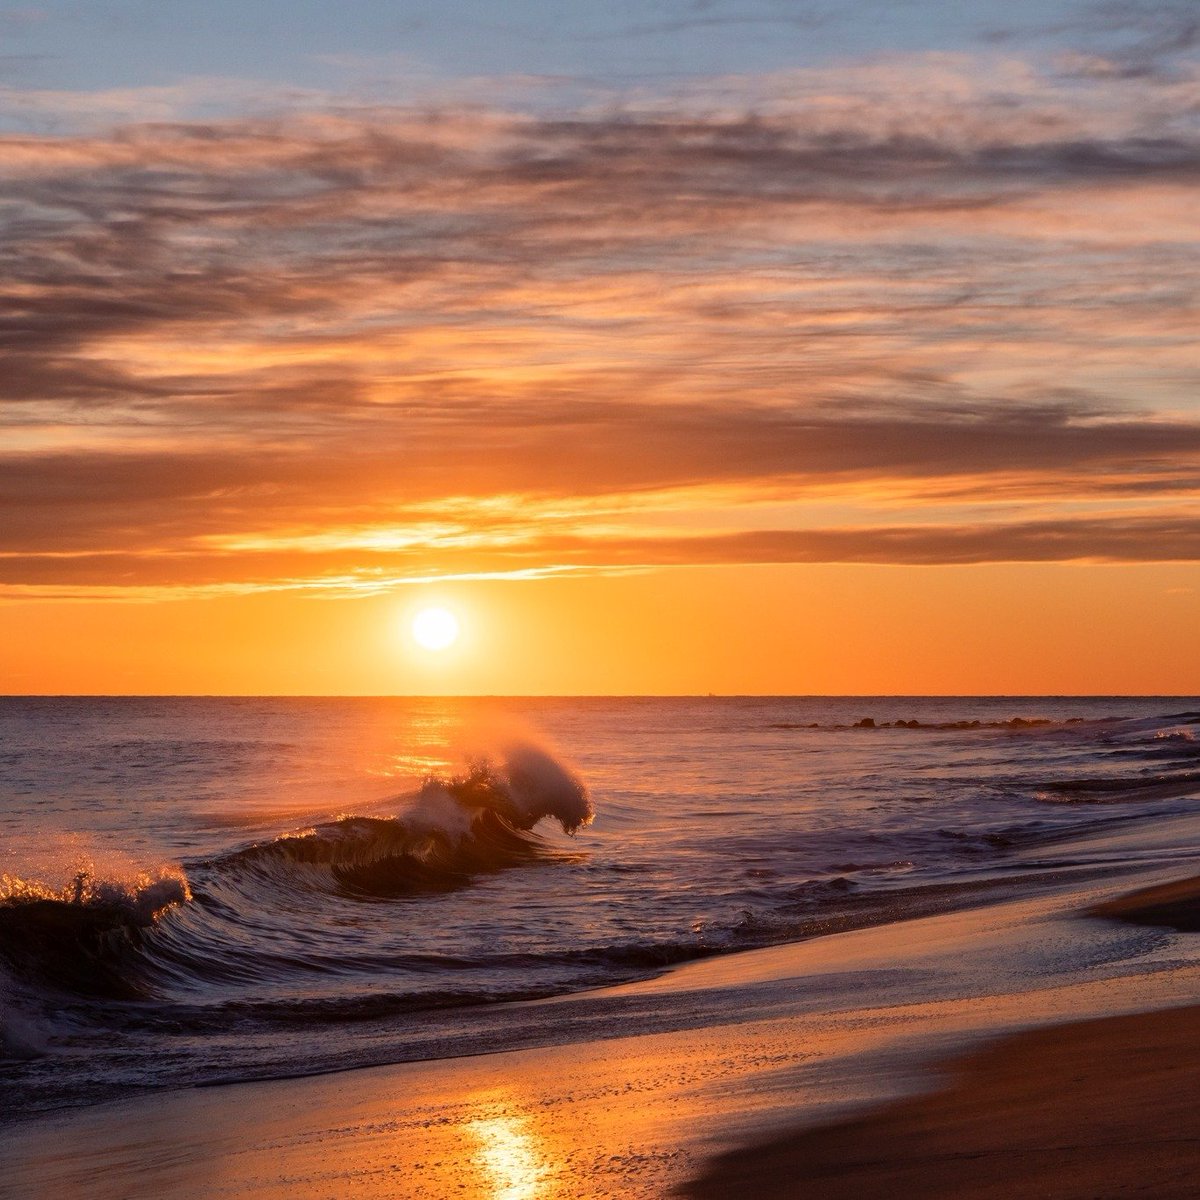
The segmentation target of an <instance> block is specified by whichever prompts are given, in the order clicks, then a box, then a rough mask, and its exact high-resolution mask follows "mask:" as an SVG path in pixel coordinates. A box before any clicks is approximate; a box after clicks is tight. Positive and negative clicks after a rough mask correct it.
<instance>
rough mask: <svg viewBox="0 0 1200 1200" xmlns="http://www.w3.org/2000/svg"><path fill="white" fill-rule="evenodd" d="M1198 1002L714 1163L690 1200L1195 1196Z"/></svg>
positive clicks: (1036, 1040) (1022, 1052) (971, 1070)
mask: <svg viewBox="0 0 1200 1200" xmlns="http://www.w3.org/2000/svg"><path fill="white" fill-rule="evenodd" d="M1198 1045H1200V1007H1196V1006H1194V1007H1190V1008H1184V1009H1169V1010H1167V1011H1165V1012H1155V1013H1142V1014H1137V1015H1134V1016H1123V1017H1115V1018H1109V1019H1105V1020H1098V1021H1088V1022H1082V1023H1079V1024H1073V1025H1065V1026H1057V1027H1053V1028H1050V1029H1043V1030H1037V1031H1035V1032H1033V1033H1026V1034H1021V1035H1018V1036H1016V1037H1012V1038H1008V1039H1005V1040H1003V1041H1001V1042H1000V1043H999V1044H997V1045H995V1046H993V1047H991V1048H989V1049H988V1050H986V1051H984V1052H982V1053H980V1054H977V1055H973V1056H971V1057H969V1058H967V1059H966V1060H965V1061H963V1062H962V1063H960V1064H959V1065H958V1066H957V1068H956V1070H955V1076H956V1078H955V1082H954V1083H953V1084H952V1085H951V1086H950V1087H948V1088H947V1089H945V1090H944V1091H941V1092H938V1093H936V1094H935V1095H933V1096H923V1097H918V1098H915V1099H911V1100H905V1101H901V1102H899V1103H896V1104H893V1105H890V1106H888V1107H887V1108H885V1109H883V1110H882V1111H880V1112H877V1113H874V1114H872V1115H871V1116H868V1117H865V1118H862V1119H859V1120H854V1121H848V1122H845V1123H842V1124H838V1125H835V1126H832V1127H828V1128H820V1129H812V1130H808V1131H805V1132H803V1133H798V1134H795V1135H792V1136H787V1137H782V1138H777V1139H775V1140H773V1141H771V1142H769V1143H767V1144H765V1145H761V1146H756V1147H751V1148H746V1149H741V1150H737V1151H734V1152H733V1153H730V1154H727V1155H724V1156H722V1157H721V1158H719V1159H718V1160H717V1161H716V1162H715V1163H713V1164H712V1165H711V1166H710V1167H709V1168H708V1169H707V1170H706V1171H705V1172H704V1174H703V1175H702V1177H701V1178H700V1179H698V1180H696V1181H694V1182H692V1183H690V1184H688V1185H687V1186H686V1187H685V1188H684V1189H683V1191H682V1194H683V1195H685V1196H688V1197H691V1198H692V1200H742V1198H746V1200H750V1198H751V1197H753V1198H754V1200H775V1198H778V1200H783V1198H784V1197H788V1198H789V1200H790V1198H793V1197H797V1196H803V1197H805V1198H806V1200H860V1198H861V1197H863V1196H872V1195H875V1196H886V1197H889V1198H890V1200H918V1198H920V1200H1013V1198H1014V1197H1054V1198H1055V1200H1107V1198H1108V1197H1113V1198H1116V1197H1124V1196H1129V1197H1134V1196H1136V1197H1152V1198H1155V1200H1194V1198H1195V1197H1196V1196H1200V1054H1197V1046H1198Z"/></svg>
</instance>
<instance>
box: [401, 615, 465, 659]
mask: <svg viewBox="0 0 1200 1200" xmlns="http://www.w3.org/2000/svg"><path fill="white" fill-rule="evenodd" d="M412 635H413V639H414V640H415V641H416V643H417V645H418V646H420V647H422V648H423V649H425V650H446V649H448V648H449V647H450V646H453V645H454V643H455V642H456V641H458V618H457V617H456V616H455V615H454V614H453V613H452V612H451V611H450V610H449V609H448V608H440V607H437V608H423V609H421V611H420V612H419V613H417V615H416V616H415V617H413V622H412Z"/></svg>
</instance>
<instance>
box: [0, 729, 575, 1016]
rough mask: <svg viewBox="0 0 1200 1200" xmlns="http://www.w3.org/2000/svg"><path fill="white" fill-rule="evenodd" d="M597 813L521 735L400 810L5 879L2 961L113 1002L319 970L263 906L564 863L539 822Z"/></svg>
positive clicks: (397, 894)
mask: <svg viewBox="0 0 1200 1200" xmlns="http://www.w3.org/2000/svg"><path fill="white" fill-rule="evenodd" d="M593 815H594V814H593V808H592V802H591V798H590V797H589V795H588V792H587V789H586V787H584V785H583V783H582V782H581V781H580V780H579V779H578V778H577V777H576V776H575V775H573V774H572V773H571V772H570V771H569V770H568V769H567V768H566V767H564V766H563V765H562V764H561V763H559V762H558V761H557V760H555V759H554V758H552V757H551V756H550V755H549V754H547V753H545V752H544V751H542V750H539V749H537V748H536V747H534V746H529V745H521V746H517V747H515V748H513V749H512V750H510V751H509V752H508V754H507V755H506V756H505V758H504V759H503V761H502V762H501V763H500V764H498V765H497V764H494V763H493V762H491V761H490V760H487V759H479V760H476V761H473V762H472V763H471V764H470V767H469V770H467V771H466V772H465V773H464V774H462V775H460V776H456V777H453V778H450V779H434V778H431V779H428V780H426V782H425V783H424V785H423V786H422V787H421V789H420V791H419V792H418V793H417V794H416V796H415V797H410V799H409V800H408V802H407V803H406V805H405V806H404V808H403V810H402V811H401V812H400V813H398V814H397V815H396V816H392V817H362V816H347V817H342V818H340V819H338V820H336V821H331V822H328V823H325V824H322V825H317V826H315V827H313V828H311V829H307V830H304V831H302V832H298V833H287V834H283V835H280V836H279V837H277V838H274V839H272V840H270V841H262V842H255V843H252V844H250V845H248V846H244V847H242V848H240V849H236V850H232V851H230V852H228V853H225V854H222V855H218V856H216V857H212V858H208V859H197V860H193V861H190V862H187V863H185V864H184V865H183V867H182V868H177V867H170V868H163V869H161V870H160V871H159V872H158V873H157V874H155V875H153V876H151V875H141V876H139V877H137V878H136V879H134V880H132V881H120V880H104V879H96V878H93V877H92V876H91V875H90V874H89V873H87V872H80V873H79V874H77V875H76V877H75V878H74V879H73V880H72V881H71V882H70V883H68V884H67V885H65V886H64V887H61V888H57V889H55V888H52V887H50V886H48V885H46V884H44V883H41V882H37V881H29V880H23V879H18V878H14V877H11V876H7V875H5V876H3V877H2V880H0V960H2V961H3V962H4V963H5V964H6V965H7V967H8V968H9V970H10V971H11V972H12V973H13V974H14V975H15V976H16V978H18V979H20V980H24V981H27V982H32V983H34V984H37V985H42V986H49V987H52V988H56V989H61V990H65V991H67V992H71V993H75V994H79V995H88V996H99V997H106V998H111V999H138V998H146V997H148V996H153V995H154V994H155V993H156V992H158V991H159V990H160V989H161V985H163V984H166V983H172V982H173V983H178V982H180V981H181V980H182V981H184V982H187V978H188V977H191V978H192V979H194V980H196V981H198V982H199V981H211V980H214V979H220V978H222V977H224V978H237V977H242V978H246V977H250V976H252V975H253V974H255V973H256V972H258V973H270V972H271V971H273V970H277V969H287V968H290V969H292V970H298V971H304V970H320V969H322V968H321V966H320V965H319V964H315V963H314V962H313V961H312V960H308V961H306V960H305V958H304V956H303V955H302V954H297V953H296V951H295V950H294V949H293V948H291V947H290V946H288V947H282V948H281V947H279V946H272V944H271V938H270V935H269V932H266V933H264V929H265V927H266V926H267V925H268V924H269V922H267V921H265V920H264V916H265V914H268V913H279V912H282V913H283V914H285V915H288V916H290V915H291V914H292V913H294V912H298V911H299V910H301V909H303V908H304V906H305V905H310V906H311V905H313V904H314V903H315V904H317V905H318V906H319V904H320V897H321V895H322V894H333V895H336V896H339V897H341V898H343V899H378V900H386V899H396V898H402V897H406V896H417V895H424V894H430V893H438V892H447V891H453V890H455V889H458V888H462V887H466V886H469V885H470V883H471V882H472V880H473V879H475V878H476V877H477V876H480V875H484V874H487V873H490V872H496V871H501V870H504V869H506V868H510V867H516V866H521V865H523V864H529V863H534V862H538V861H554V860H561V859H562V858H563V857H564V854H563V852H562V851H561V850H559V849H557V848H555V847H553V846H551V845H550V844H549V843H548V842H546V841H545V840H544V839H542V838H540V837H539V836H538V835H537V834H535V833H534V832H533V829H534V826H535V825H537V823H538V822H539V821H541V820H542V819H543V818H551V819H553V820H555V821H557V822H558V824H559V825H560V826H561V827H562V829H563V831H564V832H565V833H574V832H575V831H577V830H578V829H579V828H580V827H581V826H584V825H587V824H588V823H589V822H590V821H591V820H592V818H593ZM292 932H293V933H295V932H296V931H292ZM260 935H262V940H261V942H259V941H256V940H255V939H256V938H258V937H259V936H260ZM297 936H299V937H300V939H301V940H303V933H302V931H299V933H298V935H297ZM277 940H278V939H277ZM247 943H249V945H247Z"/></svg>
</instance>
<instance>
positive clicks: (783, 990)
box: [0, 831, 1200, 1200]
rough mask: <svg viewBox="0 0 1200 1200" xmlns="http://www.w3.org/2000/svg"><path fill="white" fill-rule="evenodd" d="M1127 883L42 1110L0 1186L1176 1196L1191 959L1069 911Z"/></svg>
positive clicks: (23, 1193) (1184, 1130) (1188, 945)
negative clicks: (263, 1078)
mask: <svg viewBox="0 0 1200 1200" xmlns="http://www.w3.org/2000/svg"><path fill="white" fill-rule="evenodd" d="M1176 832H1178V831H1176ZM1162 882H1164V881H1161V880H1159V881H1156V882H1155V886H1156V887H1157V886H1159V885H1160V884H1161V883H1162ZM1129 891H1130V889H1129V887H1128V885H1125V886H1124V887H1121V886H1117V885H1114V884H1113V883H1111V882H1110V883H1108V884H1106V885H1097V884H1095V883H1092V884H1088V885H1085V886H1082V887H1079V888H1075V889H1072V890H1071V891H1070V892H1069V893H1067V894H1058V895H1055V896H1053V897H1050V898H1042V899H1037V900H1029V899H1025V900H1022V901H1019V902H1010V903H1006V904H1002V905H995V906H992V907H987V908H982V909H974V910H970V911H967V912H963V913H952V914H943V915H940V916H936V917H929V918H924V919H920V920H914V921H910V922H906V923H904V924H902V925H891V926H880V927H875V928H871V929H864V930H858V931H854V932H850V933H843V934H837V935H834V936H830V937H825V938H818V939H814V940H812V941H809V942H804V943H798V944H794V945H787V946H780V947H774V948H771V949H766V950H762V951H755V952H750V953H747V954H742V955H731V956H726V957H723V958H718V959H712V960H707V961H704V962H699V963H695V964H691V965H688V966H685V967H682V968H679V969H677V970H674V971H671V972H668V973H667V974H665V975H662V976H660V977H658V978H656V979H653V980H649V981H646V982H643V983H637V984H630V985H626V986H624V987H618V988H610V989H606V990H603V991H600V992H594V993H589V994H583V995H577V996H570V997H563V998H560V999H558V1000H555V1001H547V1002H541V1003H533V1004H521V1005H513V1006H510V1007H511V1009H512V1010H513V1011H519V1012H520V1013H521V1014H522V1015H523V1018H524V1019H525V1020H526V1025H525V1026H523V1028H528V1027H529V1022H530V1019H531V1018H532V1023H533V1024H534V1025H536V1026H538V1027H540V1028H541V1029H542V1030H543V1031H544V1038H543V1041H544V1044H542V1045H534V1046H529V1047H528V1048H525V1049H510V1050H503V1051H499V1052H495V1053H479V1054H472V1055H470V1056H468V1057H463V1058H451V1059H440V1060H437V1061H431V1062H421V1063H408V1064H402V1065H398V1066H392V1067H379V1068H371V1069H367V1070H358V1071H348V1072H343V1073H339V1074H334V1075H326V1076H321V1077H317V1078H308V1079H295V1080H278V1081H272V1082H263V1083H250V1084H240V1085H235V1086H227V1087H214V1088H203V1089H194V1090H190V1091H177V1092H174V1093H166V1094H149V1095H142V1096H137V1097H133V1098H130V1099H128V1100H124V1101H120V1102H115V1103H110V1104H106V1105H101V1106H98V1107H94V1108H90V1109H85V1110H80V1111H76V1112H64V1113H60V1114H55V1115H51V1116H48V1117H43V1118H39V1119H37V1120H34V1121H31V1122H29V1123H27V1124H23V1125H22V1124H18V1125H16V1126H13V1127H10V1128H9V1129H8V1130H6V1131H5V1133H4V1135H3V1136H4V1142H5V1153H4V1157H5V1163H6V1167H5V1173H4V1178H3V1180H2V1181H0V1195H4V1196H5V1197H13V1198H14V1200H15V1198H17V1197H22V1198H25V1200H43V1198H45V1200H49V1198H50V1197H57V1196H62V1195H70V1194H87V1195H89V1196H90V1197H93V1198H95V1200H117V1198H119V1197H130V1196H135V1195H154V1196H157V1197H163V1198H171V1200H185V1198H188V1200H191V1198H195V1200H199V1198H201V1197H262V1198H266V1197H284V1196H303V1197H313V1198H316V1197H330V1198H333V1197H343V1196H348V1195H353V1196H358V1197H370V1198H374V1197H380V1198H382V1197H414V1198H428V1200H435V1198H438V1197H446V1196H463V1197H479V1198H481V1200H482V1198H483V1197H495V1198H501V1197H502V1198H504V1200H522V1198H528V1200H533V1198H535V1197H547V1198H554V1200H557V1198H560V1197H561V1198H566V1197H586V1198H589V1200H590V1198H599V1197H617V1196H638V1197H656V1196H665V1195H668V1194H673V1193H675V1192H678V1191H679V1190H680V1189H682V1191H683V1193H684V1194H686V1195H690V1196H695V1197H719V1196H729V1197H740V1196H747V1197H749V1196H764V1197H766V1196H785V1195H788V1196H790V1195H796V1194H801V1191H798V1189H801V1183H802V1194H804V1195H811V1196H830V1197H834V1196H851V1195H856V1196H857V1195H862V1194H864V1193H866V1192H867V1191H868V1190H869V1189H873V1190H878V1191H879V1192H881V1193H882V1194H887V1195H894V1196H914V1197H915V1196H931V1197H932V1196H947V1197H948V1196H980V1197H984V1196H989V1197H990V1196H1040V1195H1054V1196H1071V1197H1074V1196H1080V1197H1083V1196H1110V1195H1111V1196H1123V1195H1135V1194H1136V1195H1139V1196H1155V1197H1183V1196H1185V1195H1187V1196H1190V1195H1194V1194H1195V1188H1196V1180H1197V1175H1196V1169H1197V1162H1198V1156H1197V1146H1198V1145H1200V1143H1197V1141H1196V1137H1197V1124H1196V1117H1195V1111H1194V1109H1195V1106H1194V1096H1195V1095H1196V1090H1197V1088H1196V1085H1197V1065H1196V1061H1195V1057H1194V1053H1193V1052H1192V1051H1193V1047H1194V1044H1195V1035H1196V1031H1197V1030H1198V1029H1200V1009H1197V1008H1195V1007H1192V1006H1189V1005H1190V1002H1192V1001H1194V1000H1195V997H1196V996H1197V995H1198V994H1200V956H1198V955H1197V954H1196V951H1195V943H1194V942H1193V941H1192V935H1191V934H1189V933H1181V932H1176V931H1174V930H1170V929H1165V928H1163V927H1159V926H1148V925H1142V924H1135V923H1132V922H1131V921H1130V920H1129V919H1126V920H1114V919H1110V918H1097V917H1095V916H1089V915H1086V914H1085V913H1084V909H1085V908H1087V907H1095V906H1102V905H1111V906H1113V907H1114V908H1115V907H1121V908H1123V910H1126V911H1123V913H1122V915H1124V916H1126V917H1127V918H1128V917H1130V916H1135V915H1136V916H1139V917H1141V916H1144V914H1143V913H1142V911H1141V910H1142V909H1143V908H1144V907H1145V903H1146V901H1145V897H1144V896H1140V895H1135V896H1134V898H1133V899H1132V900H1129V899H1127V900H1125V901H1122V902H1121V903H1120V905H1118V904H1117V899H1118V897H1120V896H1122V895H1125V894H1126V893H1128V892H1129ZM1185 892H1186V893H1187V894H1188V895H1189V896H1190V897H1191V899H1190V901H1185V900H1181V899H1179V897H1180V896H1181V895H1182V894H1183V893H1185ZM1196 892H1197V884H1196V881H1195V880H1193V881H1192V882H1191V883H1190V885H1188V887H1186V888H1182V887H1181V886H1179V885H1176V887H1175V888H1174V892H1173V894H1174V895H1175V896H1176V898H1177V900H1178V901H1179V902H1180V903H1191V904H1194V903H1195V896H1196ZM1154 899H1155V897H1154V896H1153V895H1151V897H1150V901H1151V902H1153V901H1154ZM1131 1014H1139V1015H1131ZM1085 1018H1089V1019H1087V1020H1084V1019H1085ZM1097 1018H1099V1019H1097ZM1035 1027H1042V1028H1040V1029H1036V1031H1035V1032H1022V1033H1020V1034H1019V1035H1017V1036H1015V1037H1011V1038H1010V1039H1008V1040H1001V1041H1000V1042H999V1043H996V1044H994V1045H992V1044H990V1043H989V1044H988V1046H987V1048H985V1049H983V1050H982V1051H981V1052H980V1051H979V1049H978V1047H980V1045H981V1044H984V1043H985V1042H986V1040H987V1039H988V1038H990V1037H992V1036H994V1035H997V1034H1006V1033H1011V1032H1012V1031H1015V1030H1030V1029H1035ZM964 1052H969V1053H970V1054H971V1056H970V1057H968V1058H967V1059H966V1060H965V1061H958V1060H959V1059H960V1057H961V1055H962V1054H963V1053H964ZM948 1079H949V1080H950V1081H951V1082H950V1083H949V1087H948V1090H942V1089H944V1088H946V1082H947V1080H948ZM914 1094H915V1095H914ZM889 1102H890V1106H889ZM880 1104H883V1105H885V1106H884V1107H882V1108H879V1107H878V1106H879V1105H880ZM864 1113H865V1114H866V1115H864ZM839 1122H841V1123H839ZM797 1130H798V1131H799V1132H797ZM64 1148H67V1149H64Z"/></svg>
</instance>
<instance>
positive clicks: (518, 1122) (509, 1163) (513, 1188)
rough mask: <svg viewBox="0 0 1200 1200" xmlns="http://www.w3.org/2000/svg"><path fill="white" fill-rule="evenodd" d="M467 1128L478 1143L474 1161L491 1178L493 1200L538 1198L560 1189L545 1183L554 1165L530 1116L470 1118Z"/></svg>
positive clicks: (488, 1179)
mask: <svg viewBox="0 0 1200 1200" xmlns="http://www.w3.org/2000/svg"><path fill="white" fill-rule="evenodd" d="M465 1128H466V1130H467V1132H468V1133H469V1134H470V1135H471V1136H472V1137H473V1138H474V1139H475V1140H476V1142H477V1143H478V1146H477V1149H476V1152H475V1155H474V1161H475V1162H476V1163H477V1164H478V1165H479V1166H480V1167H482V1169H483V1173H484V1174H485V1175H486V1177H487V1178H486V1183H487V1186H488V1188H489V1191H488V1193H487V1194H488V1195H489V1196H490V1197H491V1198H492V1200H537V1198H538V1197H544V1196H548V1195H551V1194H554V1192H555V1191H557V1189H553V1191H549V1190H547V1189H546V1188H544V1187H543V1186H542V1184H543V1182H544V1181H546V1180H547V1179H548V1177H549V1176H550V1175H551V1174H552V1172H553V1166H552V1164H551V1162H550V1161H549V1160H548V1158H547V1156H546V1153H545V1150H546V1148H545V1147H543V1146H542V1144H541V1142H540V1141H539V1139H538V1137H537V1135H536V1131H535V1129H534V1127H533V1125H532V1123H531V1122H530V1121H529V1119H528V1118H527V1117H525V1116H523V1115H521V1114H520V1113H513V1112H502V1113H499V1114H497V1115H496V1116H488V1117H478V1118H476V1119H475V1120H472V1121H468V1122H467V1124H466V1126H465Z"/></svg>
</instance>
